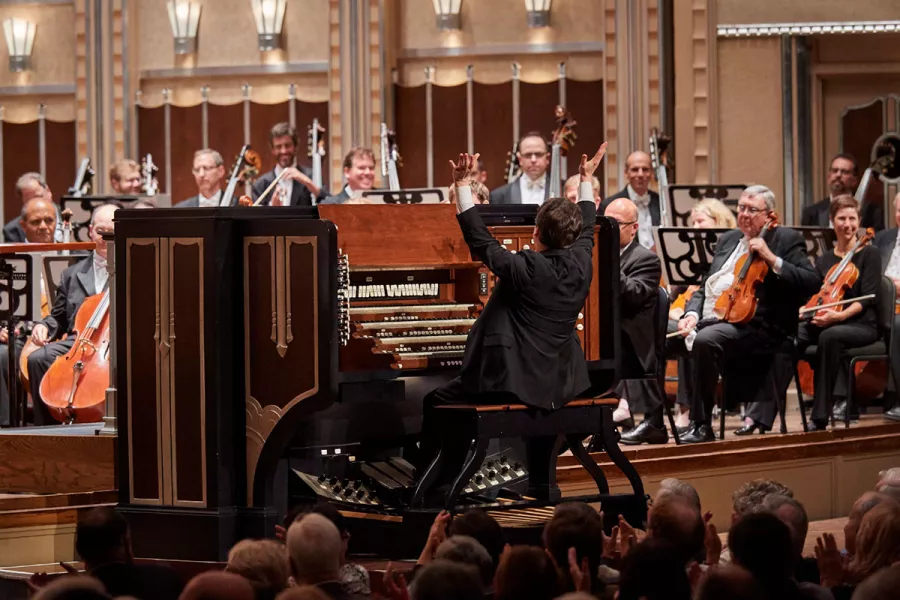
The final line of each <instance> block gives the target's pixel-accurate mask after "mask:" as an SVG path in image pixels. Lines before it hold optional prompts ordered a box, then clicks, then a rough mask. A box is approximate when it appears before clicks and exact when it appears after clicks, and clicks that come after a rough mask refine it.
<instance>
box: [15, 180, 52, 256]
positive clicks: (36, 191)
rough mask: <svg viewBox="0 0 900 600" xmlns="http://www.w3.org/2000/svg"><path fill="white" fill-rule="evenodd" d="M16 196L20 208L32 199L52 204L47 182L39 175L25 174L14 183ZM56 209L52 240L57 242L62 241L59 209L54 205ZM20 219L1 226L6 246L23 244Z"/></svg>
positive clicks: (24, 238) (23, 231)
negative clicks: (20, 204) (19, 201)
mask: <svg viewBox="0 0 900 600" xmlns="http://www.w3.org/2000/svg"><path fill="white" fill-rule="evenodd" d="M16 196H18V197H19V200H21V201H22V206H23V207H24V206H25V204H26V203H27V202H28V201H29V200H31V199H32V198H43V199H45V200H47V201H48V202H51V203H52V202H53V192H51V191H50V187H49V186H48V185H47V181H46V180H45V179H44V177H43V176H42V175H41V174H40V173H25V174H24V175H22V176H21V177H19V179H18V180H17V181H16ZM53 206H54V207H55V208H56V212H57V216H56V228H55V230H54V233H53V239H54V240H55V241H57V242H61V241H62V223H61V222H60V219H59V207H57V206H56V204H55V203H54V204H53ZM20 223H21V217H16V218H15V219H13V220H11V221H10V222H9V223H7V224H6V225H4V226H3V241H4V242H6V243H7V244H12V243H19V244H21V243H25V242H26V237H25V230H24V229H22V226H21V224H20Z"/></svg>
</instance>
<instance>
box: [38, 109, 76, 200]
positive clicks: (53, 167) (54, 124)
mask: <svg viewBox="0 0 900 600" xmlns="http://www.w3.org/2000/svg"><path fill="white" fill-rule="evenodd" d="M45 139H46V143H47V185H49V186H50V190H51V191H52V192H53V197H54V198H56V199H59V198H61V197H62V196H63V194H65V193H66V191H67V190H68V189H69V186H71V185H72V184H73V183H74V182H75V172H76V169H77V167H76V165H75V152H76V151H77V149H76V141H75V121H50V120H47V122H46V125H45Z"/></svg>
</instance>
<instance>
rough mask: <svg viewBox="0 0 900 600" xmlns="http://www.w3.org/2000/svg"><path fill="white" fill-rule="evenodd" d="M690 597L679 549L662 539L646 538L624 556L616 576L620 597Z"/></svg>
mask: <svg viewBox="0 0 900 600" xmlns="http://www.w3.org/2000/svg"><path fill="white" fill-rule="evenodd" d="M640 598H644V599H645V600H691V584H690V582H689V581H688V577H687V571H686V570H685V563H684V560H683V557H682V556H681V553H680V552H679V551H678V549H677V548H676V547H675V546H674V545H673V544H671V543H669V542H668V541H666V540H663V539H653V538H649V539H646V540H644V541H643V542H641V543H640V544H638V545H637V546H635V547H634V548H633V549H632V550H631V551H630V552H629V553H628V555H627V556H626V557H625V564H624V567H623V568H622V571H621V579H620V580H619V600H639V599H640Z"/></svg>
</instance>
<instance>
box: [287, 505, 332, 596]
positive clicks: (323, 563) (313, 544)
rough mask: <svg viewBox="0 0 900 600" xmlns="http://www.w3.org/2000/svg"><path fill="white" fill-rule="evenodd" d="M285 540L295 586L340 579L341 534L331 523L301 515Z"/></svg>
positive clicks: (318, 517)
mask: <svg viewBox="0 0 900 600" xmlns="http://www.w3.org/2000/svg"><path fill="white" fill-rule="evenodd" d="M286 541H287V550H288V556H289V557H290V561H291V573H292V574H293V576H294V579H295V580H296V582H297V584H298V585H315V584H317V583H321V582H323V581H334V580H337V579H340V570H341V534H340V532H339V531H338V528H337V527H335V525H334V523H332V522H331V521H329V520H328V519H326V518H325V517H323V516H322V515H318V514H315V513H311V514H307V515H303V516H302V517H300V518H299V519H297V520H296V521H294V524H293V525H291V527H290V529H288V532H287V539H286Z"/></svg>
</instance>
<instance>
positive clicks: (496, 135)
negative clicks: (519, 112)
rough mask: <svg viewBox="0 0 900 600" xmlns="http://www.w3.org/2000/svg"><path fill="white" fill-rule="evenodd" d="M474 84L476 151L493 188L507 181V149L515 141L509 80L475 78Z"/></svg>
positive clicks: (508, 149) (509, 148)
mask: <svg viewBox="0 0 900 600" xmlns="http://www.w3.org/2000/svg"><path fill="white" fill-rule="evenodd" d="M520 85H522V84H521V83H520ZM473 87H474V90H473V97H474V99H473V105H474V111H473V112H474V119H473V120H474V121H475V152H480V153H481V158H482V159H483V160H484V168H485V169H486V170H487V172H488V177H489V179H488V187H490V188H492V189H493V188H497V187H500V186H501V185H503V184H504V183H506V153H507V152H509V151H510V150H511V149H512V144H513V141H514V140H513V122H512V82H511V81H508V82H506V83H499V84H494V85H489V84H483V83H477V82H476V83H475V84H474V85H473ZM520 97H521V96H520ZM522 104H523V105H524V104H525V102H523V103H522Z"/></svg>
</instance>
